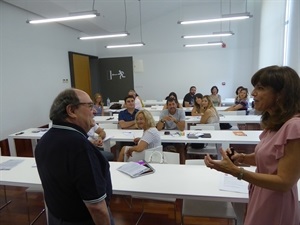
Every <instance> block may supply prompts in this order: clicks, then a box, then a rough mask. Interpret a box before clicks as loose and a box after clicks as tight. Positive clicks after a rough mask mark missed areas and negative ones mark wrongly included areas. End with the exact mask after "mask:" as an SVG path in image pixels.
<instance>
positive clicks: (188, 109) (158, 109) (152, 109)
mask: <svg viewBox="0 0 300 225" xmlns="http://www.w3.org/2000/svg"><path fill="white" fill-rule="evenodd" d="M227 108H228V106H218V107H216V110H217V111H218V112H222V111H224V110H225V109H227ZM143 109H146V110H148V111H149V112H151V113H152V114H153V115H158V114H159V113H160V112H161V111H162V110H163V105H154V106H151V107H144V108H143ZM192 109H193V107H183V110H184V111H185V112H191V111H192ZM122 110H124V108H122V109H109V108H108V107H104V112H106V113H109V114H110V115H113V114H118V113H119V112H120V111H122Z"/></svg>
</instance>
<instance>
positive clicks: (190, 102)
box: [182, 86, 196, 107]
mask: <svg viewBox="0 0 300 225" xmlns="http://www.w3.org/2000/svg"><path fill="white" fill-rule="evenodd" d="M195 93H196V87H195V86H191V87H190V92H189V93H187V94H186V95H185V96H184V98H183V103H182V105H183V107H193V106H194V95H195Z"/></svg>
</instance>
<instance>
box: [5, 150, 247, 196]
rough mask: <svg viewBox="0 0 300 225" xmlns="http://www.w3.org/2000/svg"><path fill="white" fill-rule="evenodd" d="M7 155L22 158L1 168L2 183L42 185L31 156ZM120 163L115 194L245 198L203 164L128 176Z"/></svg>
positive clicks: (113, 170) (113, 169) (165, 166)
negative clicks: (225, 188) (226, 187)
mask: <svg viewBox="0 0 300 225" xmlns="http://www.w3.org/2000/svg"><path fill="white" fill-rule="evenodd" d="M10 159H13V160H23V161H22V162H21V163H20V164H18V165H17V166H15V167H14V168H12V169H10V170H0V177H1V179H0V184H1V185H10V186H22V187H32V186H41V181H40V178H39V175H38V172H37V167H36V163H35V159H34V158H31V157H9V156H1V157H0V163H2V162H5V161H7V160H10ZM123 164H124V163H122V162H110V172H111V177H112V184H113V193H114V194H124V195H129V194H130V195H131V194H145V195H148V196H149V197H151V196H152V197H154V196H156V197H176V198H191V199H205V200H213V201H219V200H221V201H234V202H247V198H248V196H247V194H243V193H236V192H228V191H220V190H219V181H220V179H219V178H220V175H221V173H218V172H217V171H215V170H211V169H208V168H207V167H205V166H200V165H199V166H198V165H197V166H194V165H174V164H151V165H152V166H153V167H154V169H155V173H154V174H151V175H147V176H142V177H138V178H131V177H129V176H128V175H126V174H124V173H121V172H120V171H118V170H117V168H118V167H120V166H121V165H123Z"/></svg>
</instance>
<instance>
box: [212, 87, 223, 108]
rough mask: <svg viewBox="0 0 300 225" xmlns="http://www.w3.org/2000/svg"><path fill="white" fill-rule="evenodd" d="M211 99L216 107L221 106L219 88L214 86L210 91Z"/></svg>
mask: <svg viewBox="0 0 300 225" xmlns="http://www.w3.org/2000/svg"><path fill="white" fill-rule="evenodd" d="M210 92H211V95H210V99H211V101H212V103H213V104H214V106H215V107H217V106H221V95H219V89H218V87H217V86H212V88H211V89H210Z"/></svg>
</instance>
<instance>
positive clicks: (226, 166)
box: [204, 149, 239, 176]
mask: <svg viewBox="0 0 300 225" xmlns="http://www.w3.org/2000/svg"><path fill="white" fill-rule="evenodd" d="M220 153H221V155H222V158H223V159H222V160H213V159H212V158H211V157H210V156H209V154H207V155H206V156H205V158H204V162H205V165H206V166H207V167H209V168H211V169H215V170H218V171H221V172H223V173H228V174H232V175H234V176H235V175H236V174H237V173H238V171H239V168H238V167H237V166H236V165H234V164H233V162H232V161H231V160H230V159H229V157H228V156H227V154H226V151H225V150H223V149H221V150H220Z"/></svg>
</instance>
